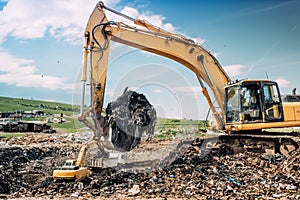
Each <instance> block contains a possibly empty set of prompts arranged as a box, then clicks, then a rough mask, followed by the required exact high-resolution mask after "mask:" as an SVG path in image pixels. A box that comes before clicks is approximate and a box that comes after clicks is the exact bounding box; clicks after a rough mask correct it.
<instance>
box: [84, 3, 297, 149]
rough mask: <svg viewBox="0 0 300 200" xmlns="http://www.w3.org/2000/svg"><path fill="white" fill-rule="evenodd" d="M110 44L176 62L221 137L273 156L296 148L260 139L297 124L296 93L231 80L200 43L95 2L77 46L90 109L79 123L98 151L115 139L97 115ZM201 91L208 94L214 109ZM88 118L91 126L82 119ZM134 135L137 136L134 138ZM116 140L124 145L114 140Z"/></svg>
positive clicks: (285, 141) (291, 142)
mask: <svg viewBox="0 0 300 200" xmlns="http://www.w3.org/2000/svg"><path fill="white" fill-rule="evenodd" d="M105 10H107V11H110V12H112V13H114V14H116V15H119V16H121V17H124V18H126V19H127V20H130V21H132V22H133V23H134V24H135V25H128V24H125V23H123V22H114V21H109V20H108V19H107V17H106V14H105ZM111 41H114V42H117V43H121V44H124V45H128V46H130V47H134V48H138V49H140V50H142V51H147V52H151V53H154V54H157V55H160V56H163V57H166V58H169V59H171V60H174V61H177V62H178V63H180V64H182V66H184V67H186V68H188V69H189V70H191V71H192V72H193V73H195V75H196V77H197V79H198V80H199V84H200V86H201V87H202V92H203V94H204V96H205V98H206V100H207V102H208V105H209V107H210V109H211V111H212V114H213V116H214V118H215V121H216V122H217V126H216V127H215V128H216V129H217V130H219V131H221V132H223V133H225V134H224V135H223V139H224V138H227V139H238V140H242V141H244V139H245V140H248V139H249V140H256V141H267V142H272V143H273V144H274V148H275V152H280V151H285V152H287V153H289V152H290V151H293V150H295V149H297V148H299V137H297V136H295V135H293V134H291V135H283V134H280V133H276V134H275V133H274V134H273V132H268V133H269V134H267V135H266V134H263V131H262V130H263V129H270V128H284V127H296V126H300V96H299V95H295V94H294V95H287V96H285V97H283V96H282V95H281V94H280V91H279V87H278V84H277V83H276V82H274V81H271V80H232V79H231V78H230V77H229V76H228V74H227V73H226V72H225V71H224V69H223V68H222V66H221V65H220V63H219V62H218V60H217V59H216V58H215V57H214V56H213V55H212V53H211V52H210V51H208V50H207V49H206V48H205V47H203V46H202V45H201V44H199V43H197V42H195V41H193V40H191V39H189V38H186V37H184V36H182V35H179V34H174V33H170V32H168V31H165V30H163V29H162V28H159V27H157V26H154V25H152V24H150V23H149V22H147V21H145V20H142V19H133V18H131V17H130V16H127V15H124V14H122V13H120V12H117V11H115V10H113V9H111V8H108V7H107V6H105V5H104V3H103V2H99V3H97V5H96V7H95V8H94V10H93V12H92V13H91V15H90V18H89V20H88V23H87V25H86V29H85V32H84V44H83V59H82V77H81V80H82V84H83V94H84V88H85V86H86V81H87V71H88V60H89V64H90V69H89V71H90V75H89V77H90V88H91V103H92V106H91V107H90V108H89V109H88V110H87V111H85V112H83V111H82V114H81V116H80V117H79V120H80V121H82V122H83V123H84V124H86V126H88V127H89V128H90V129H91V130H93V131H94V140H95V141H96V142H99V143H100V144H101V146H102V147H103V148H105V149H114V148H116V144H115V143H114V141H115V139H116V135H114V133H113V132H112V131H111V127H112V125H113V124H115V123H114V121H113V119H111V118H107V117H103V116H102V108H103V99H104V93H105V84H106V78H107V76H106V72H107V66H108V58H109V51H110V45H111ZM207 88H209V89H210V91H211V92H210V93H212V94H213V97H214V99H215V101H216V103H217V106H215V105H214V103H213V102H214V100H213V99H212V98H211V95H210V93H209V92H208V90H207ZM83 96H84V95H83ZM83 99H84V98H83ZM283 100H284V101H283ZM216 107H218V108H219V109H216ZM217 110H218V111H217ZM90 115H92V118H93V123H91V122H90V121H89V120H88V119H87V117H88V116H90ZM124 134H131V135H132V134H133V136H134V137H135V135H134V133H124ZM136 137H140V134H137V135H136ZM119 142H124V143H125V142H126V141H125V140H124V141H122V139H120V140H119Z"/></svg>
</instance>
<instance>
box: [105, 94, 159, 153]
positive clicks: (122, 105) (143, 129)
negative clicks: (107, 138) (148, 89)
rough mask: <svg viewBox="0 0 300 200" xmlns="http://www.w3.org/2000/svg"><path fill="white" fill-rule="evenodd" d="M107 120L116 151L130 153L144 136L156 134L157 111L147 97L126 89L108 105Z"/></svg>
mask: <svg viewBox="0 0 300 200" xmlns="http://www.w3.org/2000/svg"><path fill="white" fill-rule="evenodd" d="M106 119H107V121H108V123H109V126H110V127H111V129H112V136H111V137H112V138H111V141H113V144H114V146H115V149H118V150H120V151H129V150H131V149H133V148H134V147H136V146H137V145H138V144H139V143H140V142H141V138H142V136H143V135H144V136H151V135H153V134H154V128H155V123H156V111H155V109H154V107H153V106H152V105H151V104H150V103H149V101H148V100H147V99H146V97H145V95H143V94H139V93H137V92H134V91H130V90H128V91H127V89H125V91H124V93H123V94H122V95H121V96H119V97H118V98H117V99H116V100H115V101H113V102H110V103H109V104H108V105H107V108H106Z"/></svg>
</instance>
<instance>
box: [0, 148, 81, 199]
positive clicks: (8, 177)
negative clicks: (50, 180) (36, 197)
mask: <svg viewBox="0 0 300 200" xmlns="http://www.w3.org/2000/svg"><path fill="white" fill-rule="evenodd" d="M74 151H76V149H75V147H68V148H67V147H65V148H64V149H61V148H59V147H53V146H52V147H51V146H48V147H47V146H45V147H24V146H5V147H1V148H0V169H1V174H0V194H13V193H14V192H17V191H19V192H20V191H23V192H25V193H26V192H27V191H31V190H34V189H35V186H34V185H35V184H37V183H39V182H42V181H41V180H44V179H45V178H46V177H49V176H51V174H52V171H53V169H54V168H55V167H56V166H57V165H58V163H62V162H63V160H62V159H60V158H61V157H62V158H65V157H66V156H70V155H71V154H72V152H74ZM56 163H57V164H56Z"/></svg>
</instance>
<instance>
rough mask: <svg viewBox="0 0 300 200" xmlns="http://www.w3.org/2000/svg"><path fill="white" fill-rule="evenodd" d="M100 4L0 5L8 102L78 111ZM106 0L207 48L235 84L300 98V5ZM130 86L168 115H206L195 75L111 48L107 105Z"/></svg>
mask: <svg viewBox="0 0 300 200" xmlns="http://www.w3.org/2000/svg"><path fill="white" fill-rule="evenodd" d="M97 2H98V1H95V0H72V1H69V0H48V1H40V0H26V1H24V0H0V61H1V62H0V96H9V97H17V98H20V97H23V98H32V99H42V100H51V101H58V102H65V103H75V104H79V101H80V87H79V85H80V70H81V57H82V35H83V30H84V28H85V24H86V22H87V19H88V17H89V15H90V13H91V11H92V10H93V8H94V7H95V5H96V3H97ZM104 2H105V4H106V5H107V6H109V7H111V8H113V9H115V10H118V11H122V12H124V13H125V14H127V15H130V16H132V17H139V18H144V19H146V20H148V21H150V22H151V23H152V24H155V25H157V26H160V27H163V28H164V29H165V30H168V31H171V32H173V33H180V34H183V35H185V36H186V37H189V38H192V39H193V40H196V41H198V42H200V43H202V44H203V45H204V46H205V47H206V48H207V49H209V50H210V51H211V52H212V53H213V54H214V55H215V56H216V57H217V59H218V60H219V62H220V64H221V65H222V66H223V67H224V69H225V70H226V71H227V72H228V74H229V75H230V77H231V78H232V79H247V78H248V79H265V78H266V73H267V74H268V77H269V78H270V79H272V80H275V81H277V82H278V83H279V85H280V89H281V93H283V94H284V93H285V94H286V93H291V90H292V89H293V88H294V87H296V88H299V90H298V91H300V83H299V72H300V69H299V66H300V39H299V35H300V26H299V25H300V21H299V19H300V16H299V15H300V12H299V11H300V1H297V0H296V1H277V0H268V1H259V0H257V1H255V0H254V1H189V0H188V1H184V2H183V1H159V0H153V1H150V0H141V1H140V0H139V1H137V0H136V1H121V0H108V1H104ZM107 14H108V18H109V19H112V20H117V18H116V17H115V16H114V15H112V14H110V13H108V12H107ZM126 86H129V87H130V88H131V89H134V90H137V91H138V92H142V93H144V94H145V95H146V96H147V97H148V98H149V100H150V102H151V103H152V104H153V105H154V106H155V107H156V109H157V110H158V114H159V115H160V116H162V117H175V118H193V119H203V118H205V117H206V114H207V111H208V106H207V103H206V101H205V99H204V98H203V96H202V94H201V89H200V87H199V84H198V82H197V79H196V77H195V75H194V74H193V73H192V72H190V71H189V70H187V69H185V68H184V67H183V66H181V65H179V64H177V63H176V62H174V61H172V60H168V59H166V58H162V57H159V56H156V55H152V54H149V53H144V52H141V51H140V50H134V49H132V48H128V47H126V46H123V45H119V44H112V50H111V57H110V64H109V70H108V79H107V88H106V95H105V103H104V104H105V105H106V104H107V103H108V102H109V101H111V100H113V99H116V98H117V96H119V95H120V94H121V93H122V91H123V89H124V88H125V87H126ZM86 104H88V102H87V101H86Z"/></svg>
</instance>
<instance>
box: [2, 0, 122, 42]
mask: <svg viewBox="0 0 300 200" xmlns="http://www.w3.org/2000/svg"><path fill="white" fill-rule="evenodd" d="M118 1H119V0H108V1H106V2H107V3H106V4H108V5H110V4H111V5H112V4H115V3H117V2H118ZM97 3H98V0H88V1H84V0H72V1H69V0H49V1H40V0H26V1H24V0H9V1H8V2H7V5H6V6H5V7H4V8H3V10H2V11H0V42H3V41H4V40H5V38H7V37H8V36H13V37H15V38H18V39H35V38H43V37H44V36H45V34H46V33H47V31H48V32H49V33H50V35H51V36H54V37H56V38H63V39H64V40H65V41H67V42H71V43H79V42H80V43H81V41H82V39H81V38H82V35H83V30H84V28H85V24H86V22H87V20H88V17H89V15H90V13H91V12H92V10H93V8H94V7H95V5H96V4H97Z"/></svg>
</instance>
